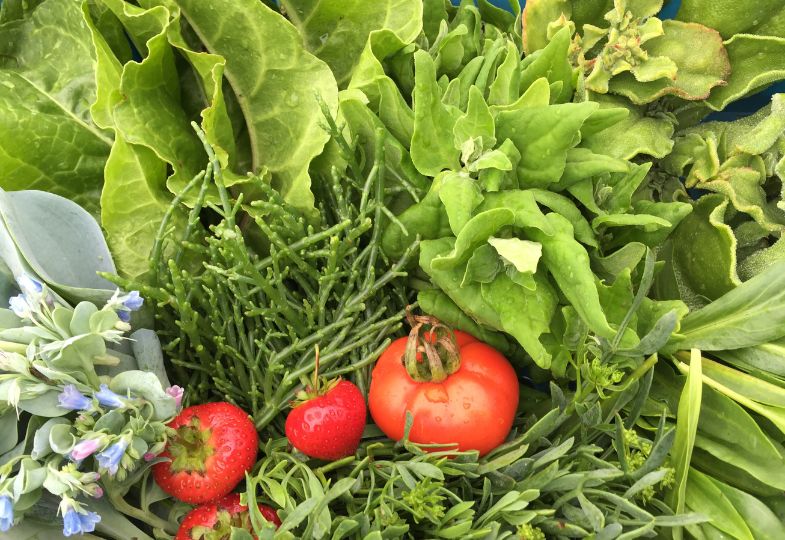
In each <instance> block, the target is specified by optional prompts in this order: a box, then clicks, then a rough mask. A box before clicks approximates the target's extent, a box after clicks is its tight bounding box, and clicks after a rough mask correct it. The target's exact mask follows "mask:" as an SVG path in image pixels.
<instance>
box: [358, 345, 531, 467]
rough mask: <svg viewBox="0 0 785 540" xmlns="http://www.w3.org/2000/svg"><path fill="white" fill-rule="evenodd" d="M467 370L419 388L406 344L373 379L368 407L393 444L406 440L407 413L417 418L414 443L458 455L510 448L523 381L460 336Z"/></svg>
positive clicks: (385, 357) (393, 349) (498, 357)
mask: <svg viewBox="0 0 785 540" xmlns="http://www.w3.org/2000/svg"><path fill="white" fill-rule="evenodd" d="M455 336H456V341H457V344H458V348H459V350H460V357H461V365H460V367H459V368H458V370H457V371H455V373H453V374H452V375H449V376H448V377H447V378H446V379H445V380H444V381H442V382H439V383H435V382H417V381H415V380H413V379H412V378H411V377H410V376H409V373H408V372H407V371H406V368H405V367H404V365H403V356H404V352H405V351H406V343H407V339H406V338H400V339H398V340H396V341H394V342H393V343H391V344H390V346H389V347H388V348H387V350H385V351H384V353H383V354H382V356H381V357H380V358H379V361H378V362H377V363H376V366H375V367H374V369H373V373H372V375H371V388H370V391H369V394H368V406H369V408H370V410H371V416H372V417H373V419H374V421H375V422H376V424H377V425H378V426H379V428H380V429H381V430H382V431H383V432H384V433H385V434H386V435H387V436H388V437H390V438H391V439H393V440H396V441H397V440H400V439H402V438H403V432H404V425H405V423H406V412H407V411H410V412H411V413H412V415H413V416H414V423H413V425H412V429H411V431H410V433H409V440H411V441H412V442H415V443H419V444H442V443H443V444H449V443H457V444H458V450H462V451H463V450H479V452H480V455H484V454H487V453H488V452H490V451H491V450H493V449H494V448H496V447H497V446H499V445H500V444H501V443H503V442H504V440H505V439H506V437H507V435H508V434H509V432H510V428H511V427H512V422H513V419H514V417H515V411H516V410H517V408H518V392H519V388H518V377H517V375H516V373H515V370H513V368H512V366H511V365H510V363H509V362H508V361H507V359H506V358H505V357H504V356H502V354H501V353H500V352H499V351H497V350H496V349H494V348H493V347H491V346H490V345H486V344H485V343H482V342H480V341H477V340H476V339H475V338H474V337H472V336H470V335H469V334H466V333H464V332H460V331H456V332H455Z"/></svg>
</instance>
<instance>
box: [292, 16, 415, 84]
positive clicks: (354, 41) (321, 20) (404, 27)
mask: <svg viewBox="0 0 785 540" xmlns="http://www.w3.org/2000/svg"><path fill="white" fill-rule="evenodd" d="M281 6H282V7H283V8H284V9H286V14H287V16H288V18H289V20H291V21H292V23H293V24H294V25H295V26H296V27H297V29H298V30H299V32H300V35H301V36H302V38H303V41H304V42H305V46H306V48H307V49H308V50H309V51H310V52H311V53H313V54H314V55H316V56H317V57H319V58H321V59H322V60H324V61H325V62H326V63H327V65H329V66H330V68H331V69H332V71H333V73H334V74H335V78H336V80H337V81H338V84H339V85H344V84H345V83H346V82H347V81H348V80H349V77H351V74H352V71H353V69H354V67H355V66H356V64H357V62H358V59H359V57H360V54H361V53H362V50H363V47H365V43H366V42H367V41H368V37H369V35H370V34H371V32H373V31H376V30H380V29H387V30H390V31H391V32H394V33H395V34H397V35H398V37H400V38H401V40H403V41H405V42H411V41H414V39H415V38H416V37H417V36H418V34H419V33H420V31H421V29H422V18H423V4H422V2H419V1H416V0H382V1H375V2H367V1H364V0H351V1H349V2H347V1H346V0H283V1H282V2H281Z"/></svg>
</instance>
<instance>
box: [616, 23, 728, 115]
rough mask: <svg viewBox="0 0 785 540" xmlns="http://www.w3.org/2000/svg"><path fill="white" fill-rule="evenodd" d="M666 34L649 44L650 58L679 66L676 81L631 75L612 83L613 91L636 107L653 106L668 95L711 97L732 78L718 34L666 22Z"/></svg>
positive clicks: (664, 24)
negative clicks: (665, 59)
mask: <svg viewBox="0 0 785 540" xmlns="http://www.w3.org/2000/svg"><path fill="white" fill-rule="evenodd" d="M662 24H663V29H664V30H665V34H664V35H663V36H661V37H658V38H655V39H653V40H651V41H649V42H647V43H646V45H645V47H644V48H645V49H646V50H647V52H648V53H649V54H650V55H653V56H665V57H667V58H670V59H671V60H673V61H674V62H675V63H676V65H677V66H678V72H677V74H676V78H675V79H673V80H671V79H669V78H661V79H657V80H656V81H652V82H640V81H637V80H636V79H635V77H634V76H633V75H632V74H631V73H622V74H620V75H618V76H616V77H614V78H613V79H612V80H611V82H610V91H611V92H613V93H616V94H621V95H623V96H625V97H628V98H629V99H630V100H631V101H632V102H633V103H636V104H644V103H650V102H652V101H654V100H655V99H657V98H659V97H662V96H664V95H668V94H674V95H676V96H679V97H681V98H683V99H689V100H695V99H705V98H707V97H709V92H711V89H712V88H714V87H715V86H719V85H722V84H724V81H725V80H726V79H727V77H728V75H729V74H730V62H729V60H728V52H727V51H726V50H725V48H724V47H723V43H722V37H721V36H720V35H719V33H717V31H716V30H712V29H711V28H707V27H705V26H702V25H699V24H695V23H683V22H681V21H672V20H667V21H663V23H662Z"/></svg>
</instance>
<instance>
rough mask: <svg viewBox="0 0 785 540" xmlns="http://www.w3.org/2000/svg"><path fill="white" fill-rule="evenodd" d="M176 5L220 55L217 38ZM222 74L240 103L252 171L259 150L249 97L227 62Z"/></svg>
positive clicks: (256, 163) (201, 37)
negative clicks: (212, 36) (246, 129)
mask: <svg viewBox="0 0 785 540" xmlns="http://www.w3.org/2000/svg"><path fill="white" fill-rule="evenodd" d="M178 5H179V6H180V11H181V12H182V14H183V17H185V18H186V19H187V20H188V24H189V25H190V26H191V28H192V29H193V31H194V32H195V33H196V35H197V37H198V38H199V40H200V41H201V42H202V43H204V44H205V45H206V46H207V49H208V50H209V51H210V53H211V54H216V55H219V56H220V54H219V53H218V52H216V51H215V48H214V42H215V41H217V39H216V40H210V39H208V38H207V35H206V34H205V32H204V31H203V30H202V28H201V26H200V25H198V24H196V21H195V20H194V19H193V17H190V16H189V14H188V10H187V9H186V8H185V7H184V6H183V4H182V3H178ZM220 35H223V28H222V26H220V27H219V28H218V31H217V32H216V36H220ZM263 62H264V59H263V58H262V63H263ZM259 71H260V73H266V72H267V68H266V67H265V66H264V65H260V66H259ZM223 76H224V77H226V80H227V81H228V82H229V86H231V87H232V91H233V92H234V95H235V97H236V98H237V103H238V104H239V105H240V110H241V111H242V112H243V117H244V118H245V125H246V127H247V128H248V138H249V139H250V143H251V167H252V169H253V170H254V171H258V169H259V167H260V158H259V152H258V149H257V142H258V138H257V135H256V129H255V128H254V125H253V122H251V120H250V119H251V118H253V114H252V112H251V110H250V99H249V97H248V94H247V93H240V92H238V89H239V88H240V87H241V86H242V85H240V84H239V82H238V81H237V79H236V78H235V75H234V70H233V69H232V68H231V67H230V66H229V62H226V65H225V67H224V73H223ZM258 85H259V83H258V81H257V85H256V86H258ZM254 91H256V88H254V89H253V90H252V91H251V92H250V93H251V94H253V92H254Z"/></svg>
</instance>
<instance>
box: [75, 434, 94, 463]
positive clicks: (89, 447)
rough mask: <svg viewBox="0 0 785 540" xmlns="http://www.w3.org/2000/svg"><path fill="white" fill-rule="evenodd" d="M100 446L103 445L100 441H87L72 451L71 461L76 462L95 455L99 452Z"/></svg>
mask: <svg viewBox="0 0 785 540" xmlns="http://www.w3.org/2000/svg"><path fill="white" fill-rule="evenodd" d="M100 446H101V443H100V442H99V441H98V439H85V440H84V441H82V442H80V443H78V444H77V445H76V446H74V448H73V450H71V459H73V460H74V461H80V460H83V459H84V458H86V457H89V456H91V455H93V452H95V451H96V450H98V448H99V447H100Z"/></svg>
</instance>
